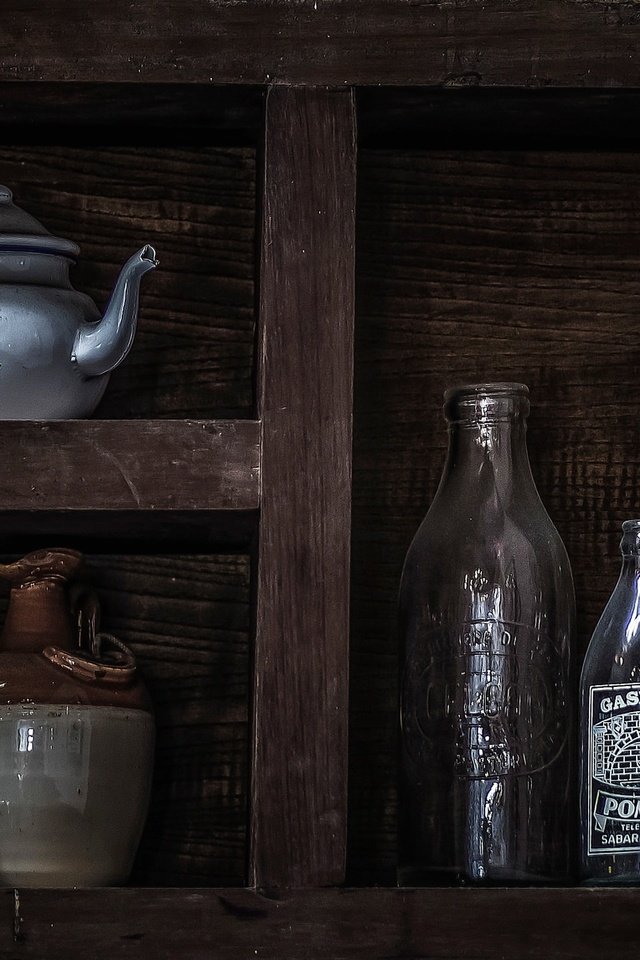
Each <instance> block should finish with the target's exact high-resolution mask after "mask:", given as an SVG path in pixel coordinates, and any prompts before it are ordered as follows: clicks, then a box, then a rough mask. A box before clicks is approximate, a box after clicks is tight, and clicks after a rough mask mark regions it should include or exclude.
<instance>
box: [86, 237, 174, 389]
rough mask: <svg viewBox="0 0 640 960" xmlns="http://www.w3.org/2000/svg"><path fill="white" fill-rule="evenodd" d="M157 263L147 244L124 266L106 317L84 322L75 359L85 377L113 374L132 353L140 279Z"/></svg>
mask: <svg viewBox="0 0 640 960" xmlns="http://www.w3.org/2000/svg"><path fill="white" fill-rule="evenodd" d="M157 266H158V261H157V259H156V251H155V250H154V248H153V247H152V246H150V245H149V244H146V245H145V246H144V247H142V249H141V250H138V252H137V253H134V255H133V256H132V257H130V258H129V260H127V262H126V263H125V265H124V267H123V268H122V271H121V273H120V276H119V277H118V279H117V281H116V285H115V287H114V288H113V293H112V294H111V299H110V300H109V303H108V305H107V309H106V310H105V313H104V316H103V317H102V319H101V320H98V321H97V322H95V323H83V324H82V325H81V327H80V329H79V330H78V332H77V334H76V339H75V342H74V345H73V352H72V360H73V361H74V362H75V363H76V364H77V366H78V368H79V369H80V371H81V372H82V373H83V374H84V375H85V376H87V377H99V376H101V374H104V373H109V372H110V371H111V370H113V369H114V368H115V367H117V366H118V364H119V363H121V362H122V361H123V360H124V358H125V357H126V355H127V354H128V353H129V350H130V349H131V345H132V344H133V340H134V337H135V334H136V325H137V322H138V302H139V295H140V279H141V277H142V275H143V274H145V273H146V272H147V271H148V270H153V269H155V267H157Z"/></svg>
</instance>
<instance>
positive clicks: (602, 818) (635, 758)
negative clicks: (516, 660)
mask: <svg viewBox="0 0 640 960" xmlns="http://www.w3.org/2000/svg"><path fill="white" fill-rule="evenodd" d="M589 732H590V736H589V758H588V765H589V771H588V778H589V779H588V793H589V843H588V853H589V855H590V856H603V855H606V854H611V853H640V683H614V684H606V685H599V686H593V687H590V688H589Z"/></svg>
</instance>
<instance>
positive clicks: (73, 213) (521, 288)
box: [0, 133, 640, 885]
mask: <svg viewBox="0 0 640 960" xmlns="http://www.w3.org/2000/svg"><path fill="white" fill-rule="evenodd" d="M201 139H202V138H200V141H201ZM7 142H8V141H7ZM255 168H256V156H255V151H254V150H253V149H252V148H249V147H242V148H234V147H228V146H220V145H211V144H208V143H202V142H190V141H189V140H188V139H187V141H185V142H184V143H182V144H176V145H175V146H173V147H171V148H168V147H161V146H158V145H157V144H154V143H146V144H140V143H135V142H132V140H131V139H129V140H127V136H126V135H124V134H123V135H121V136H114V135H113V133H111V134H108V135H106V136H105V145H104V146H103V145H101V144H99V143H94V144H92V145H91V146H89V147H81V146H78V145H69V144H66V145H61V144H56V143H51V144H41V145H38V146H34V145H32V144H29V143H27V144H26V145H25V146H23V147H21V146H19V145H15V144H12V145H11V146H7V145H6V143H5V145H3V146H2V147H1V148H0V181H1V182H3V183H6V184H7V185H9V186H10V187H11V188H12V189H14V191H15V194H16V199H17V200H18V201H19V202H20V203H22V204H23V205H24V206H25V207H26V208H27V209H28V210H30V211H31V212H32V213H34V214H35V215H36V216H38V217H40V218H41V219H42V220H43V222H44V223H45V224H46V225H47V226H48V227H49V228H50V229H51V230H52V231H53V232H55V233H59V234H60V235H62V236H65V237H70V238H72V239H74V240H76V241H77V242H79V243H80V244H81V246H82V260H81V261H80V264H79V266H78V268H77V269H76V270H75V272H74V280H75V282H76V285H77V286H78V287H79V288H80V289H83V290H85V291H86V292H87V293H89V294H90V295H92V296H93V297H94V298H95V299H96V300H97V301H98V303H100V304H103V303H104V302H105V300H106V297H107V296H108V292H109V289H110V287H111V284H112V283H113V280H114V278H115V275H116V273H117V270H118V269H119V266H120V264H121V263H122V262H123V261H124V259H125V258H126V256H127V255H128V253H129V252H131V251H132V250H134V249H135V248H137V246H139V245H141V244H142V243H143V242H146V241H150V242H153V243H154V244H155V245H156V246H157V248H158V252H159V257H160V260H161V268H160V269H159V270H158V271H156V273H154V274H152V275H150V276H149V277H146V278H145V281H144V289H143V296H142V307H141V320H140V332H139V336H138V339H137V341H136V344H135V347H134V350H133V352H132V354H131V356H130V358H129V359H128V360H127V361H126V363H125V365H124V366H123V367H122V368H121V370H119V371H118V372H117V373H116V374H115V376H114V377H113V380H112V383H111V386H110V388H109V391H108V393H107V395H106V396H105V399H104V401H103V404H102V406H101V409H100V411H99V414H98V415H99V416H102V417H106V418H113V417H118V418H119V417H124V418H139V417H146V416H153V417H160V418H163V417H183V416H206V417H211V416H217V417H219V416H252V415H253V411H254V397H253V388H252V359H253V341H254V273H255V252H254V249H255V219H256V209H255V207H256V202H255V178H256V172H255ZM358 175H359V181H358V265H357V269H358V289H357V294H358V303H357V327H356V362H355V375H356V422H355V451H354V453H355V459H354V527H353V575H352V586H353V604H352V638H351V639H352V672H351V749H350V823H349V827H350V840H349V879H350V880H351V881H352V882H366V883H372V882H376V881H392V880H393V871H394V863H395V840H394V836H395V788H394V783H395V755H396V750H395V747H396V740H395V736H396V734H395V722H396V714H395V683H396V668H397V654H396V639H395V633H394V620H395V595H396V591H397V585H398V579H399V575H400V570H401V564H402V559H403V556H404V553H405V551H406V548H407V546H408V544H409V541H410V538H411V536H412V535H413V533H414V531H415V529H416V527H417V526H418V523H419V521H420V519H421V517H422V515H423V514H424V512H425V510H426V508H427V506H428V504H429V501H430V498H431V497H432V495H433V493H434V491H435V487H436V484H437V481H438V478H439V475H440V470H441V467H442V462H443V457H444V449H445V443H446V432H445V425H444V421H443V420H442V417H441V398H442V392H443V390H444V389H445V388H446V387H447V386H449V385H451V384H453V383H455V382H461V381H470V380H482V379H501V380H506V379H514V380H523V381H524V382H526V383H528V384H529V386H530V388H531V397H532V414H531V418H530V452H531V459H532V465H533V470H534V474H535V477H536V480H537V482H538V486H539V489H540V492H541V495H542V497H543V499H544V501H545V503H546V504H547V506H548V509H549V512H550V513H551V516H552V518H553V519H554V521H555V522H556V524H557V526H558V527H559V529H560V532H561V534H562V536H563V538H564V540H565V543H566V545H567V548H568V550H569V553H570V557H571V560H572V564H573V569H574V574H575V580H576V591H577V599H578V625H579V633H580V639H579V643H580V649H581V650H583V649H584V646H585V643H586V640H587V638H588V636H589V634H590V632H591V630H592V629H593V626H594V624H595V621H596V619H597V616H598V614H599V612H600V611H601V609H602V606H603V604H604V602H605V600H606V598H607V596H608V595H609V593H610V590H611V588H612V586H613V583H614V581H615V577H616V574H617V568H618V547H617V543H618V540H619V525H620V523H621V521H622V520H623V519H624V518H626V517H630V516H632V515H634V514H636V513H637V512H638V511H639V510H640V502H639V501H640V495H638V494H637V483H636V478H637V476H638V467H639V465H640V464H639V459H640V454H639V453H638V442H637V438H638V427H637V423H638V411H639V410H640V384H639V383H638V378H637V376H636V364H637V362H638V360H639V359H640V358H639V356H638V352H639V348H638V346H637V343H638V336H637V333H638V325H639V321H638V319H637V310H638V307H639V305H640V281H638V276H639V270H638V268H639V267H640V262H639V260H640V255H639V253H638V251H639V250H640V244H639V242H638V241H639V239H640V238H639V234H640V219H639V214H640V163H639V162H638V160H637V159H636V157H635V156H634V155H633V154H632V153H626V152H619V153H608V154H607V153H602V152H587V151H581V152H577V151H576V152H571V153H566V152H565V153H557V152H547V153H545V152H540V151H527V152H522V151H521V152H509V151H500V152H493V153H487V152H478V151H477V150H476V151H472V152H469V150H468V149H465V150H464V151H462V150H460V151H454V150H451V151H449V152H439V151H437V150H435V149H433V150H430V151H426V150H421V151H420V152H415V151H414V152H409V151H407V150H406V149H404V148H403V149H397V150H389V149H386V150H373V149H366V150H364V151H362V152H361V156H360V162H359V172H358ZM103 540H104V537H103ZM101 542H102V541H101ZM112 547H113V555H109V556H101V557H92V558H91V560H90V564H89V570H90V572H91V577H92V579H93V580H94V581H95V583H96V585H97V586H98V588H99V589H100V591H101V593H102V594H103V596H104V603H105V610H106V616H107V624H108V625H109V626H110V627H111V628H112V629H113V630H114V631H115V632H116V633H118V634H119V635H120V636H122V637H123V638H124V639H126V640H128V641H130V642H131V643H132V644H133V646H134V647H135V649H136V651H137V652H138V653H139V655H140V657H141V661H142V663H143V666H144V669H145V673H146V675H147V676H148V679H149V684H150V686H151V688H152V692H153V694H154V699H155V701H156V704H157V707H158V721H159V730H160V733H159V752H158V765H157V775H156V784H155V788H154V796H153V802H152V808H151V814H150V819H149V825H148V828H147V831H146V834H145V838H144V841H143V846H142V849H141V852H140V856H139V859H138V864H137V867H136V873H135V876H134V881H135V882H137V883H143V884H144V883H152V884H161V885H165V884H179V885H182V884H185V885H198V884H209V885H214V884H222V883H224V884H227V885H233V884H241V883H242V882H243V879H244V876H245V874H244V857H245V846H244V844H245V831H244V824H245V813H246V802H247V763H246V760H247V709H248V698H249V682H248V677H249V669H250V667H249V652H248V644H249V640H248V637H249V613H248V602H249V591H248V579H249V564H248V560H247V558H246V557H237V556H223V555H218V554H212V555H208V556H206V557H205V556H194V555H189V556H187V555H180V556H178V557H169V556H166V555H159V554H160V551H158V554H154V553H153V552H150V553H149V554H148V555H146V556H144V557H135V556H121V555H119V554H118V540H117V537H116V538H114V541H113V544H112Z"/></svg>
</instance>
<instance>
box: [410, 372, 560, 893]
mask: <svg viewBox="0 0 640 960" xmlns="http://www.w3.org/2000/svg"><path fill="white" fill-rule="evenodd" d="M528 393H529V391H528V389H527V387H526V386H524V385H522V384H511V383H495V384H478V385H473V386H469V387H461V388H458V389H455V390H450V391H448V392H447V393H446V394H445V415H446V418H447V420H448V421H449V452H448V456H447V462H446V465H445V468H444V473H443V476H442V480H441V482H440V486H439V487H438V491H437V493H436V496H435V499H434V501H433V503H432V505H431V508H430V510H429V512H428V514H427V516H426V517H425V519H424V521H423V523H422V525H421V527H420V529H419V530H418V533H417V534H416V536H415V538H414V541H413V543H412V545H411V548H410V550H409V553H408V555H407V559H406V562H405V568H404V572H403V577H402V586H401V591H400V620H401V628H402V635H403V645H404V657H403V671H402V690H401V728H402V738H401V740H402V763H401V784H400V835H399V842H400V864H399V879H400V882H401V883H424V882H430V881H437V880H446V879H447V878H449V879H450V880H455V879H458V880H470V881H482V882H491V881H494V882H500V883H502V882H514V881H516V882H517V881H523V882H531V881H547V880H563V879H566V878H568V876H569V875H570V870H571V852H572V851H571V847H572V842H571V838H572V832H573V827H572V822H571V815H572V809H571V794H572V769H571V766H572V763H571V757H572V754H573V749H572V742H571V741H572V712H573V704H572V690H573V688H572V659H571V640H572V633H573V630H574V620H575V601H574V593H573V580H572V577H571V570H570V567H569V561H568V558H567V554H566V551H565V549H564V546H563V544H562V541H561V540H560V536H559V534H558V532H557V530H556V529H555V527H554V525H553V523H552V522H551V519H550V518H549V516H548V514H547V512H546V510H545V508H544V506H543V504H542V502H541V500H540V497H539V495H538V492H537V490H536V487H535V483H534V481H533V477H532V475H531V469H530V466H529V459H528V455H527V448H526V417H527V414H528V412H529V400H528Z"/></svg>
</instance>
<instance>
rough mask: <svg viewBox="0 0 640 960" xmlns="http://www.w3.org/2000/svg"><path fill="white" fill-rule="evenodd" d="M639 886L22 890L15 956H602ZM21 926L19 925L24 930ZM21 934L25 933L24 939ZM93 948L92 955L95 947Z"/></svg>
mask: <svg viewBox="0 0 640 960" xmlns="http://www.w3.org/2000/svg"><path fill="white" fill-rule="evenodd" d="M637 899H638V893H637V890H635V889H630V888H627V889H618V890H613V889H612V890H605V889H550V888H526V889H523V888H521V889H509V888H504V889H493V890H479V889H468V888H467V889H454V888H447V889H443V888H437V889H396V888H391V889H384V888H377V889H371V888H369V889H342V890H340V889H334V890H314V891H311V890H310V891H295V892H293V893H290V894H286V895H284V896H283V897H282V898H280V899H269V898H266V897H264V896H261V895H259V894H257V893H255V892H253V891H251V890H244V889H224V888H219V889H218V888H216V889H211V890H202V889H151V888H147V889H137V890H136V889H126V888H125V889H112V888H109V889H95V890H20V891H19V895H18V910H17V911H16V901H15V899H14V893H13V891H9V890H7V891H5V892H4V893H3V894H2V897H1V898H0V909H1V910H2V922H0V954H1V955H2V956H3V957H11V958H18V957H25V958H38V960H42V957H46V958H47V960H67V958H68V957H69V956H81V955H82V954H81V950H82V949H84V950H85V951H86V949H87V945H88V946H89V951H90V955H91V958H92V960H103V958H104V960H111V958H113V957H114V956H117V957H119V958H122V960H126V958H129V957H131V958H134V957H135V958H136V960H141V958H146V957H149V958H153V960H164V958H167V960H169V958H171V960H173V958H175V957H189V960H210V958H211V957H212V956H215V957H216V958H217V960H240V958H242V960H248V958H254V957H257V958H258V960H261V958H262V960H294V958H295V960H302V958H304V960H315V958H317V960H326V958H338V957H339V958H340V960H407V958H425V957H437V958H438V960H471V958H474V960H475V958H478V957H492V958H509V960H534V958H535V960H540V958H543V957H544V958H545V960H547V958H548V960H569V958H571V960H574V958H577V957H579V958H580V960H590V958H593V960H600V958H601V957H602V956H609V957H623V956H626V955H627V952H628V950H629V947H630V945H631V944H633V943H634V942H635V934H636V919H635V918H636V914H637ZM14 929H15V930H16V934H14ZM14 936H17V939H16V940H14ZM85 955H86V954H85Z"/></svg>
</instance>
